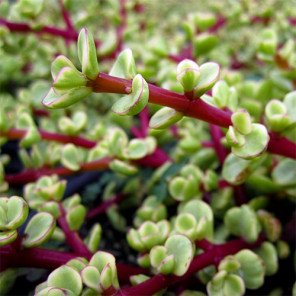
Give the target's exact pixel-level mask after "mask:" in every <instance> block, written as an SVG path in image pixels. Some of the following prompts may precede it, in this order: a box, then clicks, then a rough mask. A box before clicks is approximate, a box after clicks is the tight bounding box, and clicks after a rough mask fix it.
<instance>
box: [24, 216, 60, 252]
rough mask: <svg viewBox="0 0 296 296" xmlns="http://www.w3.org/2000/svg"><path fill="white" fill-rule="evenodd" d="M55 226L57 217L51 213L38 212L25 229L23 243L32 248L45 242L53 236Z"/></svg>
mask: <svg viewBox="0 0 296 296" xmlns="http://www.w3.org/2000/svg"><path fill="white" fill-rule="evenodd" d="M54 228H55V219H54V217H53V216H52V215H51V214H49V213H46V212H42V213H38V214H36V215H35V216H34V217H33V218H32V219H31V220H30V222H29V223H28V225H27V227H26V229H25V232H24V238H23V241H22V245H23V246H24V247H25V248H31V247H36V246H39V245H42V244H44V243H45V242H46V241H47V240H48V239H49V238H50V237H51V235H52V233H53V231H54Z"/></svg>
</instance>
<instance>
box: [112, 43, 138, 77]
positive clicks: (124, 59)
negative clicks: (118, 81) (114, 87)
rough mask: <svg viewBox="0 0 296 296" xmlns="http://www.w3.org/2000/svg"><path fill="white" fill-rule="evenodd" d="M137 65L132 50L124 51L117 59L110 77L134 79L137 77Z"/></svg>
mask: <svg viewBox="0 0 296 296" xmlns="http://www.w3.org/2000/svg"><path fill="white" fill-rule="evenodd" d="M136 74H137V72H136V64H135V60H134V57H133V53H132V51H131V49H130V48H127V49H125V50H123V51H122V52H121V53H120V54H119V55H118V57H117V59H116V61H115V64H114V65H113V67H112V69H111V71H110V72H109V75H112V76H115V77H119V78H126V79H133V78H134V77H135V76H136Z"/></svg>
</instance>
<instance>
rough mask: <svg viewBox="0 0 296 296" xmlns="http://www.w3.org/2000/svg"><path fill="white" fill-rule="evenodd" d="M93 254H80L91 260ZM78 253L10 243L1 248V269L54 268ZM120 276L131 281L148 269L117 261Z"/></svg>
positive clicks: (73, 257)
mask: <svg viewBox="0 0 296 296" xmlns="http://www.w3.org/2000/svg"><path fill="white" fill-rule="evenodd" d="M91 256H92V255H91V254H88V255H85V256H80V257H84V258H86V259H87V260H90V258H91ZM77 257H78V256H77V254H74V253H68V252H62V251H55V250H50V249H43V248H39V247H35V248H28V249H22V250H20V249H18V250H13V249H12V248H10V245H7V246H4V247H1V248H0V258H1V271H3V270H5V269H7V268H12V267H33V268H44V269H47V270H54V269H56V268H58V267H60V266H61V265H64V264H66V263H67V262H68V261H69V260H72V259H75V258H77ZM116 267H117V272H118V278H119V281H120V282H121V283H126V284H128V283H129V277H130V276H132V275H134V274H147V273H148V270H147V269H144V268H140V267H136V266H130V265H126V264H122V263H116Z"/></svg>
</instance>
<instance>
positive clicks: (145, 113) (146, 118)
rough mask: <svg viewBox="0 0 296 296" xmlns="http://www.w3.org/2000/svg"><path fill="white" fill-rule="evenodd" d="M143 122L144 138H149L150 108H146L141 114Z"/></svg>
mask: <svg viewBox="0 0 296 296" xmlns="http://www.w3.org/2000/svg"><path fill="white" fill-rule="evenodd" d="M139 116H140V122H141V130H142V133H143V135H144V137H147V134H148V130H149V112H148V107H147V106H146V107H145V108H144V109H143V110H142V111H141V112H140V114H139Z"/></svg>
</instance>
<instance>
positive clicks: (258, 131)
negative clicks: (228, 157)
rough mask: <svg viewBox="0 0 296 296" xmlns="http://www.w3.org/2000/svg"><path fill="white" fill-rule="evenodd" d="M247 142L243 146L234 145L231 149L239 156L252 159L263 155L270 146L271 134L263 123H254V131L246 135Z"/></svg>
mask: <svg viewBox="0 0 296 296" xmlns="http://www.w3.org/2000/svg"><path fill="white" fill-rule="evenodd" d="M245 139H246V144H245V145H243V146H242V147H232V149H231V151H232V153H233V154H235V155H236V156H238V157H241V158H244V159H251V158H254V157H256V156H258V155H261V154H262V153H263V152H264V151H265V150H266V149H267V146H268V142H269V135H268V131H267V129H266V127H265V126H264V125H262V124H258V123H253V124H252V131H251V132H250V133H249V134H247V135H245Z"/></svg>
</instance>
